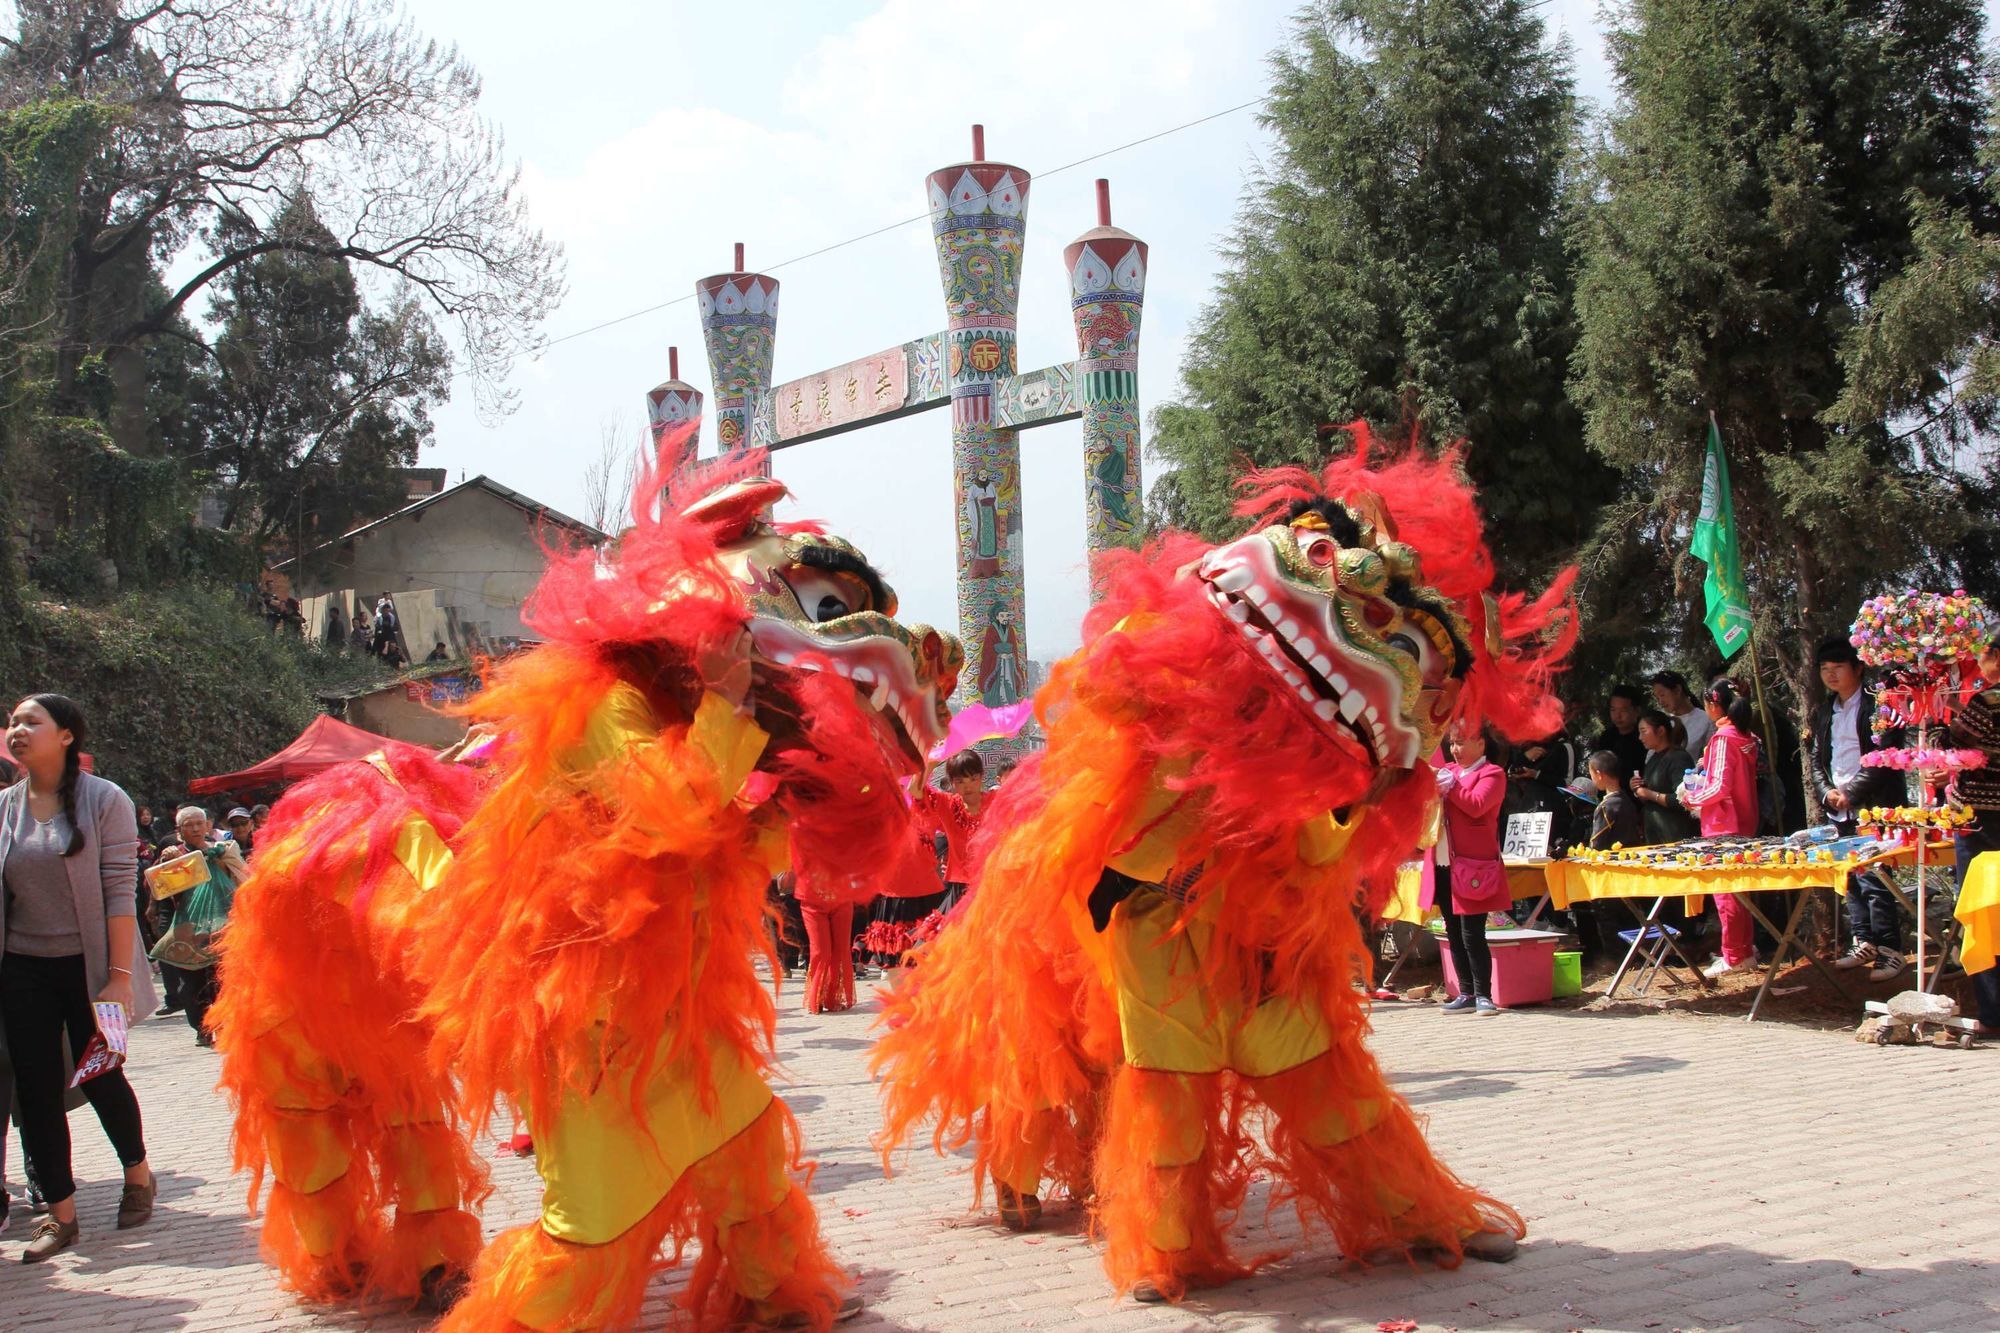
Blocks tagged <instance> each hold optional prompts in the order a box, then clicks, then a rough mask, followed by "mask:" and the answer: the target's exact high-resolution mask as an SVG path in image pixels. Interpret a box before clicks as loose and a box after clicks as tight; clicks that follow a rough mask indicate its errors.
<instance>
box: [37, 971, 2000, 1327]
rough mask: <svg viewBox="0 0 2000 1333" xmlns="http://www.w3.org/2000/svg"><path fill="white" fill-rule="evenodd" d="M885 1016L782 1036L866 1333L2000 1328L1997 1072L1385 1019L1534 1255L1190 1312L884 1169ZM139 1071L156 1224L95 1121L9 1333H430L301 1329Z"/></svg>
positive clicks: (1070, 1247) (1959, 1055)
mask: <svg viewBox="0 0 2000 1333" xmlns="http://www.w3.org/2000/svg"><path fill="white" fill-rule="evenodd" d="M873 1010H874V1005H873V1004H872V1003H869V1004H865V1005H864V1006H863V1007H862V1009H860V1010H859V1011H857V1012H854V1013H851V1014H842V1015H829V1016H823V1017H820V1018H807V1017H804V1016H801V1015H797V1014H793V1015H791V1016H788V1017H787V1018H786V1019H785V1021H784V1023H783V1025H782V1027H781V1029H780V1042H781V1045H782V1051H783V1055H784V1057H785V1058H786V1060H787V1061H788V1062H789V1073H790V1075H791V1079H792V1081H791V1084H790V1086H789V1088H788V1089H786V1095H787V1096H788V1097H789V1098H790V1100H791V1103H792V1105H793V1106H794V1107H795V1108H796V1109H797V1110H798V1111H799V1112H800V1114H801V1116H802V1118H803V1121H804V1124H805V1127H806V1132H807V1134H808V1136H809V1140H810V1142H811V1144H812V1145H813V1148H814V1150H815V1151H816V1152H817V1154H818V1156H819V1159H820V1169H819V1174H818V1176H817V1178H816V1181H815V1185H814V1190H815V1193H816V1194H817V1196H818V1202H819V1207H820V1216H821V1217H822V1219H823V1220H824V1224H825V1226H826V1228H827V1230H828V1231H829V1233H830V1234H831V1236H832V1238H833V1241H834V1244H835V1246H836V1247H837V1249H838V1250H839V1252H840V1253H841V1255H843V1256H844V1257H845V1259H846V1260H847V1261H848V1262H849V1263H850V1264H851V1265H852V1266H853V1268H854V1270H855V1272H856V1274H857V1276H858V1278H859V1280H860V1284H861V1289H862V1291H863V1292H864V1293H865V1294H866V1295H867V1297H868V1298H869V1301H870V1308H869V1312H868V1313H867V1315H865V1316H864V1317H863V1319H862V1320H860V1321H857V1322H856V1323H855V1324H852V1325H849V1326H848V1327H851V1328H855V1329H857V1330H860V1329H866V1328H905V1329H973V1328H977V1329H989V1328H991V1329H1016V1328H1054V1327H1079V1328H1089V1329H1092V1330H1097V1329H1106V1330H1119V1329H1146V1330H1153V1329H1182V1328H1188V1329H1193V1328H1216V1329H1227V1330H1236V1329H1291V1328H1325V1329H1372V1328H1374V1327H1375V1326H1376V1324H1377V1323H1378V1321H1384V1320H1398V1319H1411V1320H1415V1321H1417V1324H1418V1326H1420V1327H1421V1328H1423V1329H1425V1330H1441V1329H1449V1328H1457V1329H1467V1330H1470V1329H1482V1330H1483V1329H1536V1330H1543V1329H1547V1330H1566V1329H1617V1330H1627V1329H1629V1330H1641V1329H1653V1328H1659V1329H1663V1330H1664V1329H1687V1330H1693V1329H1719V1328H1750V1329H1760V1330H1763V1329H1772V1330H1776V1329H1784V1330H1799V1329H1815V1330H1819V1329H1908V1330H1932V1329H1936V1330H1944V1329H1951V1330H1958V1329H2000V1244H1996V1237H2000V1197H1996V1193H1995V1189H1994V1184H1995V1179H1996V1172H2000V1118H1996V1116H1995V1114H1994V1107H1995V1105H1996V1098H1995V1093H1996V1090H2000V1051H1994V1050H1991V1049H1983V1050H1975V1051H1957V1050H1934V1049H1923V1048H1897V1049H1877V1048H1873V1047H1864V1046H1860V1045H1857V1044H1856V1043H1854V1042H1853V1041H1852V1040H1850V1039H1849V1038H1848V1037H1846V1036H1845V1035H1840V1034H1832V1033H1827V1032H1820V1031H1805V1030H1800V1029H1797V1028H1787V1027H1784V1026H1780V1025H1778V1024H1774V1023H1762V1024H1758V1025H1755V1026H1746V1025H1745V1024H1743V1023H1742V1022H1740V1021H1731V1020H1726V1019H1717V1018H1697V1017H1688V1016H1682V1015H1673V1014H1658V1015H1646V1014H1630V1013H1623V1014H1590V1013H1582V1012H1573V1011H1572V1012H1553V1011H1550V1012H1535V1011H1520V1012H1515V1013H1510V1014H1506V1015H1503V1016H1500V1017H1497V1018H1490V1019H1482V1018H1475V1017H1459V1016H1449V1017H1448V1016H1445V1015H1443V1014H1441V1013H1439V1012H1438V1011H1437V1010H1435V1009H1434V1008H1431V1007H1429V1006H1422V1005H1411V1006H1394V1005H1388V1006H1383V1007H1382V1009H1381V1011H1380V1013H1379V1015H1378V1020H1377V1047H1378V1049H1379V1050H1380V1051H1381V1053H1382V1055H1383V1058H1384V1060H1385V1062H1386V1063H1387V1064H1388V1065H1389V1067H1390V1068H1391V1069H1392V1070H1393V1071H1394V1072H1395V1075H1396V1078H1397V1080H1398V1082H1399V1083H1400V1085H1401V1087H1402V1088H1403V1089H1404V1091H1405V1092H1406V1093H1407V1094H1408V1095H1409V1097H1410V1098H1411V1100H1412V1101H1413V1102H1415V1103H1416V1104H1417V1105H1418V1106H1419V1107H1420V1108H1421V1109H1422V1110H1423V1111H1424V1112H1426V1113H1427V1114H1428V1115H1429V1116H1430V1117H1431V1130H1432V1135H1433V1139H1434V1141H1435V1143H1436V1144H1437V1146H1438V1148H1439V1149H1440V1151H1441V1152H1442V1153H1443V1154H1444V1156H1445V1158H1446V1160H1448V1161H1450V1162H1451V1163H1452V1164H1454V1165H1455V1166H1456V1167H1457V1169H1458V1170H1459V1171H1460V1173H1461V1174H1463V1175H1465V1176H1467V1177H1468V1178H1470V1179H1472V1180H1474V1181H1477V1182H1479V1183H1480V1184H1482V1185H1484V1186H1485V1187H1487V1188H1488V1189H1490V1190H1491V1191H1492V1192H1494V1193H1495V1194H1497V1195H1498V1196H1500V1197H1502V1198H1505V1199H1507V1200H1509V1201H1510V1202H1512V1203H1513V1204H1515V1205H1516V1206H1517V1207H1519V1208H1520V1210H1521V1211H1522V1212H1523V1213H1524V1214H1525V1215H1526V1216H1527V1218H1528V1220H1529V1226H1530V1241H1529V1245H1528V1247H1527V1248H1526V1250H1525V1252H1524V1253H1523V1255H1522V1256H1521V1258H1520V1259H1519V1260H1518V1261H1517V1262H1515V1263H1513V1264H1511V1265H1508V1266H1504V1267H1494V1266H1490V1265H1479V1264H1468V1265H1467V1266H1466V1267H1465V1268H1463V1269H1461V1270H1459V1271H1457V1272H1450V1273H1446V1272H1438V1271H1432V1270H1426V1271H1423V1272H1415V1271H1410V1270H1402V1269H1399V1270H1396V1271H1377V1272H1374V1273H1369V1274H1358V1273H1348V1272H1343V1271H1341V1269H1340V1264H1339V1259H1338V1256H1337V1255H1335V1254H1334V1253H1332V1252H1331V1250H1330V1249H1329V1247H1328V1245H1327V1243H1326V1242H1325V1241H1324V1239H1319V1240H1317V1241H1312V1240H1308V1241H1306V1242H1305V1243H1304V1244H1303V1245H1302V1246H1301V1247H1300V1248H1298V1249H1297V1250H1296V1252H1295V1253H1294V1255H1293V1257H1292V1258H1290V1259H1289V1260H1287V1261H1285V1262H1284V1263H1283V1264H1281V1265H1280V1266H1277V1267H1274V1268H1271V1269H1267V1270H1266V1271H1265V1272H1263V1273H1262V1274H1260V1275H1259V1276H1257V1277H1256V1278H1254V1279H1252V1280H1250V1281H1246V1282H1242V1283H1239V1284H1237V1285H1235V1286H1233V1287H1229V1288H1226V1289H1224V1290H1221V1291H1215V1292H1209V1293H1205V1294H1203V1295H1202V1296H1201V1297H1200V1299H1198V1300H1196V1301H1192V1302H1190V1303H1189V1304H1188V1305H1186V1306H1183V1307H1180V1308H1178V1309H1175V1308H1159V1307H1140V1306H1136V1305H1133V1304H1131V1303H1130V1302H1114V1301H1113V1300H1112V1299H1111V1298H1110V1296H1109V1295H1108V1294H1107V1288H1106V1286H1105V1282H1104V1278H1103V1273H1102V1270H1101V1269H1100V1268H1099V1266H1098V1261H1097V1257H1096V1255H1095V1254H1094V1253H1093V1251H1092V1249H1091V1246H1090V1245H1089V1243H1088V1241H1087V1240H1086V1238H1085V1237H1084V1236H1083V1235H1082V1234H1081V1226H1080V1220H1079V1218H1078V1217H1077V1214H1076V1212H1075V1210H1074V1209H1073V1208H1069V1207H1067V1206H1064V1205H1057V1206H1055V1207H1054V1208H1053V1209H1052V1213H1051V1218H1050V1223H1051V1225H1050V1226H1049V1229H1048V1230H1047V1231H1046V1232H1045V1233H1044V1234H1040V1235H1036V1236H1028V1237H1022V1236H1016V1235H1012V1234H1010V1233H1008V1232H1006V1231H1003V1230H1001V1229H999V1228H998V1227H997V1226H996V1225H993V1224H992V1223H990V1222H989V1221H988V1220H986V1219H984V1218H980V1217H973V1216H969V1215H968V1214H967V1213H966V1211H965V1206H966V1203H967V1202H968V1200H969V1187H968V1182H967V1178H966V1176H965V1175H964V1174H963V1168H962V1165H961V1164H960V1163H957V1162H951V1161H942V1160H938V1159H936V1158H934V1157H931V1156H928V1155H924V1156H916V1157H913V1158H912V1159H911V1160H910V1161H909V1163H908V1165H907V1168H906V1169H905V1170H904V1171H903V1172H902V1173H901V1174H899V1175H898V1176H897V1177H896V1178H895V1179H893V1180H885V1179H884V1178H883V1177H882V1175H881V1172H880V1171H879V1170H878V1169H877V1165H876V1161H875V1158H874V1156H873V1154H872V1153H871V1152H870V1151H869V1149H868V1146H867V1141H868V1135H869V1133H870V1132H871V1131H872V1130H873V1129H874V1127H875V1123H876V1120H875V1102H874V1095H873V1092H872V1090H871V1089H870V1087H869V1086H868V1083H867V1081H866V1079H865V1077H864V1075H863V1073H862V1056H863V1052H864V1050H865V1048H866V1045H867V1032H868V1025H869V1022H870V1018H871V1014H872V1012H873ZM135 1050H136V1059H135V1072H134V1078H135V1081H136V1082H137V1085H138V1088H139V1093H140V1098H141V1101H142V1102H143V1104H144V1106H145V1110H146V1115H147V1121H148V1126H149V1134H148V1138H149V1140H150V1142H151V1145H152V1148H153V1157H154V1161H155V1164H156V1166H157V1169H158V1171H159V1175H160V1182H161V1189H160V1208H159V1212H158V1214H157V1215H156V1217H155V1219H154V1221H153V1223H152V1225H151V1226H149V1227H147V1228H145V1229H144V1230H141V1231H135V1232H130V1233H125V1234H122V1235H121V1234H119V1233H118V1232H116V1231H114V1230H112V1228H111V1226H110V1222H111V1215H112V1213H113V1211H114V1210H115V1208H116V1203H117V1171H116V1169H115V1163H114V1161H113V1159H112V1157H111V1154H110V1151H109V1148H108V1147H107V1145H106V1144H105V1142H104V1139H103V1136H102V1135H101V1134H100V1133H99V1132H98V1131H97V1127H96V1126H95V1125H94V1124H93V1123H92V1122H91V1119H90V1116H89V1113H88V1112H84V1111H80V1112H78V1113H77V1115H76V1116H75V1117H74V1118H73V1123H74V1125H75V1128H76V1131H77V1140H78V1166H79V1169H78V1175H79V1178H81V1179H83V1180H84V1181H85V1182H86V1183H85V1184H84V1185H83V1187H82V1192H81V1207H82V1214H83V1219H84V1224H85V1228H86V1234H85V1238H84V1240H83V1242H82V1243H81V1245H80V1246H78V1247H77V1248H76V1249H74V1250H72V1251H71V1252H69V1253H68V1254H65V1255H63V1256H61V1257H60V1258H58V1259H57V1260H56V1261H54V1262H53V1263H50V1264H46V1265H42V1266H38V1267H33V1268H28V1267H23V1266H21V1265H20V1264H18V1263H16V1262H15V1259H16V1257H17V1256H18V1254H19V1252H20V1243H21V1241H22V1239H23V1233H24V1232H25V1231H26V1229H27V1227H26V1218H25V1217H24V1209H22V1208H21V1207H20V1206H19V1205H18V1204H17V1206H16V1209H15V1216H14V1222H15V1228H14V1230H13V1231H12V1232H11V1233H10V1234H9V1235H8V1236H7V1238H6V1240H5V1241H4V1242H0V1329H4V1330H7V1333H13V1331H14V1330H21V1331H22V1333H28V1331H30V1330H33V1331H35V1333H55V1331H56V1330H69V1329H74V1330H83V1329H93V1330H96V1329H103V1330H123V1329H132V1330H149V1331H150V1330H159V1329H199V1330H231V1329H245V1328H263V1327H281V1328H332V1329H350V1330H354V1329H381V1330H408V1329H415V1328H418V1327H420V1324H419V1323H418V1322H417V1321H415V1320H413V1319H411V1318H410V1317H409V1316H407V1315H404V1314H401V1313H398V1312H394V1311H363V1312H359V1313H353V1312H328V1311H308V1310H304V1309H301V1308H300V1307H298V1306H297V1305H295V1304H294V1303H293V1302H292V1301H291V1300H290V1299H289V1298H288V1297H286V1296H285V1295H284V1294H283V1293H281V1292H280V1291H278V1290H277V1288H276V1287H275V1285H274V1284H273V1283H272V1282H271V1280H270V1278H269V1276H268V1274H267V1273H266V1272H265V1270H264V1269H262V1268H261V1267H260V1266H259V1265H258V1263H257V1260H256V1241H255V1231H254V1224H253V1223H252V1222H251V1221H250V1220H249V1219H248V1218H246V1217H245V1215H244V1210H243V1192H242V1186H241V1184H240V1182H238V1181H237V1180H235V1179H232V1178H231V1177H230V1175H229V1173H228V1169H227V1161H226V1149H225V1140H226V1134H225V1110H224V1108H223V1105H222V1103H221V1100H220V1099H219V1098H218V1097H217V1096H216V1094H215V1093H214V1092H213V1090H212V1088H211V1086H210V1085H211V1081H212V1079H213V1077H214V1056H213V1055H212V1054H211V1053H209V1052H206V1051H202V1050H198V1049H197V1048H196V1047H195V1045H194V1042H193V1040H192V1038H191V1036H190V1035H189V1033H188V1030H187V1028H186V1027H185V1026H184V1025H182V1024H181V1023H180V1022H179V1020H178V1019H171V1020H161V1021H155V1022H150V1023H147V1024H144V1025H142V1026H141V1027H140V1029H139V1030H138V1031H137V1033H136V1034H135ZM1899 1127H1900V1128H1899ZM14 1170H15V1172H16V1174H15V1177H14V1180H13V1183H14V1184H15V1186H16V1189H17V1193H18V1186H19V1176H18V1171H19V1167H18V1164H17V1165H15V1167H14ZM495 1178H496V1182H497V1186H498V1188H497V1192H496V1194H495V1196H494V1198H493V1200H492V1202H491V1204H490V1205H489V1207H488V1210H487V1219H488V1222H489V1223H490V1224H491V1225H492V1226H493V1227H495V1228H497V1227H499V1226H501V1225H511V1224H513V1223H515V1222H519V1221H524V1220H527V1219H529V1218H531V1217H532V1216H533V1215H534V1212H535V1207H536V1200H537V1195H538V1186H537V1184H536V1181H535V1178H534V1175H533V1172H532V1170H531V1169H530V1166H529V1164H528V1163H526V1162H523V1161H518V1160H514V1159H511V1158H504V1157H503V1158H501V1159H499V1160H497V1161H496V1166H495ZM1254 1202H1255V1198H1254V1196H1253V1203H1254ZM1243 1230H1244V1231H1245V1232H1246V1233H1247V1234H1248V1236H1249V1237H1250V1239H1249V1240H1248V1241H1247V1242H1246V1246H1250V1245H1254V1244H1256V1243H1257V1242H1258V1241H1261V1240H1264V1239H1276V1240H1277V1241H1280V1242H1297V1241H1299V1236H1298V1232H1297V1227H1296V1224H1295V1223H1293V1222H1291V1221H1290V1219H1289V1218H1284V1217H1280V1218H1276V1219H1274V1220H1273V1222H1272V1224H1271V1226H1270V1227H1269V1228H1268V1230H1267V1229H1266V1228H1265V1227H1264V1226H1263V1224H1262V1222H1261V1215H1260V1214H1257V1215H1253V1216H1252V1217H1250V1218H1249V1219H1247V1220H1246V1223H1245V1226H1244V1228H1243ZM676 1281H677V1279H676V1277H675V1276H674V1275H672V1274H669V1275H666V1276H664V1277H662V1278H661V1279H660V1280H659V1282H658V1283H657V1284H656V1290H655V1292H654V1294H653V1297H652V1300H651V1301H650V1303H649V1305H648V1308H647V1320H646V1326H647V1327H660V1326H662V1325H664V1323H665V1322H666V1319H667V1315H668V1311H669V1301H670V1299H671V1296H672V1292H673V1289H674V1286H675V1284H676Z"/></svg>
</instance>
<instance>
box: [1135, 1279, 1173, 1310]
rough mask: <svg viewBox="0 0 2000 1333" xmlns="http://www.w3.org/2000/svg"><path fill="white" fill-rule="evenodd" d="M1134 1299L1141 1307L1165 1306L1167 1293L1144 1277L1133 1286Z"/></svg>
mask: <svg viewBox="0 0 2000 1333" xmlns="http://www.w3.org/2000/svg"><path fill="white" fill-rule="evenodd" d="M1132 1299H1133V1300H1135V1301H1137V1302H1139V1304H1141V1305H1163V1304H1165V1303H1166V1299H1167V1293H1165V1292H1164V1291H1161V1290H1160V1289H1159V1288H1158V1287H1156V1286H1154V1285H1153V1284H1152V1282H1150V1281H1149V1280H1147V1279H1146V1278H1143V1277H1142V1278H1140V1279H1139V1280H1138V1282H1136V1283H1135V1284H1133V1287H1132Z"/></svg>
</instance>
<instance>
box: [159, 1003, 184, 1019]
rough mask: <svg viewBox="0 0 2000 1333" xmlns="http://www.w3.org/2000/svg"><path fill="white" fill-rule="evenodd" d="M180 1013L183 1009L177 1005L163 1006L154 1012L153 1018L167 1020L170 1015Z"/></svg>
mask: <svg viewBox="0 0 2000 1333" xmlns="http://www.w3.org/2000/svg"><path fill="white" fill-rule="evenodd" d="M180 1011H181V1007H180V1006H179V1005H177V1004H163V1005H161V1006H160V1007H159V1008H158V1009H155V1010H154V1011H153V1017H155V1018H165V1017H166V1016H167V1015H168V1014H177V1013H179V1012H180Z"/></svg>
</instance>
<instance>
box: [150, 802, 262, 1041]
mask: <svg viewBox="0 0 2000 1333" xmlns="http://www.w3.org/2000/svg"><path fill="white" fill-rule="evenodd" d="M174 832H175V834H176V835H177V837H178V841H175V842H171V843H168V844H167V845H166V846H165V847H164V848H162V849H161V854H160V861H159V864H158V865H156V866H154V867H153V868H152V869H151V870H148V871H147V872H146V883H147V886H148V887H149V888H150V889H151V890H152V893H153V896H154V897H156V898H159V899H160V916H161V918H162V919H161V922H160V939H159V942H158V943H157V944H155V945H154V946H153V961H154V962H156V963H158V964H159V965H160V966H161V967H162V968H172V969H174V970H175V971H176V972H178V973H180V977H179V982H180V984H179V988H178V989H179V993H180V997H181V1004H182V1006H183V1007H184V1008H185V1009H186V1011H187V1020H188V1026H189V1027H191V1028H193V1029H194V1039H195V1041H197V1042H198V1043H200V1044H201V1045H203V1046H213V1045H214V1044H215V1038H214V1037H213V1036H212V1035H211V1034H210V1033H209V1031H208V1026H207V1021H208V1010H209V1006H210V1005H212V1004H214V1003H215V996H216V988H217V974H216V970H215V962H216V957H217V954H216V936H218V935H220V934H221V933H222V928H223V927H224V926H226V925H228V924H229V908H230V905H231V904H232V903H234V902H235V900H236V886H237V885H238V884H240V883H242V882H243V880H244V878H245V877H246V876H247V875H249V873H250V867H249V865H248V864H247V863H246V862H245V861H244V860H243V850H242V848H240V847H239V846H237V844H236V843H234V842H232V841H230V840H229V839H227V838H221V839H218V838H217V837H216V836H215V825H214V823H213V822H211V821H210V819H209V817H208V811H206V810H204V809H202V808H201V807H200V806H198V805H184V806H182V807H181V808H180V810H179V811H178V812H176V813H175V815H174Z"/></svg>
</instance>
